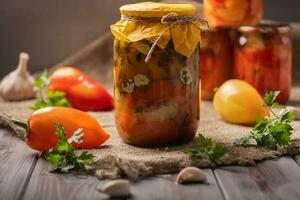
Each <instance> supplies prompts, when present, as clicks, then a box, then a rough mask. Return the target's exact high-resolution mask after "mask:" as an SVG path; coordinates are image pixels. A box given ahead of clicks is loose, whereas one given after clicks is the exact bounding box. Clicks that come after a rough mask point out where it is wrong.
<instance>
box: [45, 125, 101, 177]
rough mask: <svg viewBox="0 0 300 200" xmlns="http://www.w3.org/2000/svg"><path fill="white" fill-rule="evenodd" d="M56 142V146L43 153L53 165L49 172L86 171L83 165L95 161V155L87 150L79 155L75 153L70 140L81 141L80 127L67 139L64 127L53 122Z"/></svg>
mask: <svg viewBox="0 0 300 200" xmlns="http://www.w3.org/2000/svg"><path fill="white" fill-rule="evenodd" d="M55 126H56V134H57V136H58V143H57V145H56V147H54V148H53V149H52V150H50V151H49V152H48V153H44V157H45V159H46V160H47V161H48V162H50V163H51V164H52V165H54V166H55V168H54V169H53V170H51V171H50V172H55V173H69V172H78V173H84V172H86V168H85V165H90V164H93V163H94V162H96V159H95V156H94V155H93V154H91V153H89V152H87V151H84V152H82V153H81V154H80V155H77V154H75V148H74V147H73V146H72V145H71V143H72V142H76V143H81V142H82V141H83V135H84V134H83V132H82V129H78V130H76V131H75V132H74V133H73V135H72V136H71V137H70V138H69V139H67V136H66V133H65V131H64V128H63V126H62V125H61V124H59V123H55Z"/></svg>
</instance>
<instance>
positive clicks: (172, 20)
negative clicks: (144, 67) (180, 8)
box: [121, 12, 209, 63]
mask: <svg viewBox="0 0 300 200" xmlns="http://www.w3.org/2000/svg"><path fill="white" fill-rule="evenodd" d="M121 20H125V21H133V22H149V23H158V22H160V23H161V24H166V25H167V27H166V28H165V29H164V30H163V31H162V32H161V33H160V34H159V35H158V37H157V38H156V40H155V41H154V42H153V44H152V45H151V48H150V50H149V51H148V53H147V56H146V58H145V62H146V63H148V62H149V60H150V58H151V56H152V53H153V51H154V49H155V47H156V46H157V43H158V41H159V40H160V39H161V37H162V36H163V35H164V34H165V33H166V32H167V31H168V30H170V28H172V27H173V26H174V25H176V24H186V23H191V24H192V25H193V26H195V27H196V28H197V29H199V30H200V31H202V30H206V29H208V27H209V26H208V23H207V21H206V20H205V19H203V18H199V17H195V16H188V15H186V16H185V15H181V16H180V15H178V14H177V13H174V12H171V13H169V14H166V15H164V16H162V17H139V16H124V15H122V16H121ZM196 20H198V21H201V22H202V24H204V25H201V26H200V27H199V26H197V25H196V24H195V23H194V21H196Z"/></svg>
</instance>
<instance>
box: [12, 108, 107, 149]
mask: <svg viewBox="0 0 300 200" xmlns="http://www.w3.org/2000/svg"><path fill="white" fill-rule="evenodd" d="M54 123H60V124H61V125H62V126H63V127H64V130H65V131H66V133H67V138H69V137H71V136H72V134H73V133H74V131H76V130H77V129H78V128H82V132H83V134H84V135H83V142H82V143H80V144H79V143H75V142H73V143H71V144H72V145H73V146H74V147H76V148H86V149H90V148H96V147H99V146H100V145H102V144H103V143H104V142H105V141H106V140H108V139H109V137H110V136H109V134H108V133H107V132H106V131H105V130H104V129H103V128H102V127H101V125H100V124H99V123H98V122H97V120H96V119H95V118H93V117H92V116H90V115H89V114H87V113H85V112H82V111H80V110H76V109H73V108H66V107H47V108H42V109H40V110H37V111H35V112H34V113H32V114H31V115H30V117H29V119H28V122H27V123H24V122H23V123H22V122H20V121H18V122H15V124H17V125H19V126H22V127H23V128H26V130H27V135H26V138H25V143H26V144H27V145H28V146H29V147H31V148H32V149H35V150H38V151H44V152H47V151H49V150H50V149H52V148H53V147H55V145H56V144H57V142H58V138H57V135H56V127H55V124H54Z"/></svg>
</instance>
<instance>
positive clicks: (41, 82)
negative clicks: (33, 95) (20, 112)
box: [33, 69, 51, 91]
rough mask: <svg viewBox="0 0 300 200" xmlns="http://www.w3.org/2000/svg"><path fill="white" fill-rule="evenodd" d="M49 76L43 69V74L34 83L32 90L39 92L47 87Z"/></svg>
mask: <svg viewBox="0 0 300 200" xmlns="http://www.w3.org/2000/svg"><path fill="white" fill-rule="evenodd" d="M50 81H51V79H50V75H49V73H48V70H47V69H45V70H44V72H43V73H42V74H41V76H40V77H39V78H38V79H37V80H36V81H35V82H34V88H33V89H34V90H35V91H40V90H42V89H43V88H45V87H47V86H48V85H49V83H50Z"/></svg>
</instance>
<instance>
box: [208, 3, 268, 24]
mask: <svg viewBox="0 0 300 200" xmlns="http://www.w3.org/2000/svg"><path fill="white" fill-rule="evenodd" d="M203 6H204V16H205V18H206V19H207V21H208V23H209V24H210V25H211V26H222V27H224V26H226V27H228V26H239V25H256V24H258V23H259V22H260V20H261V19H262V16H263V8H264V0H204V4H203Z"/></svg>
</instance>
